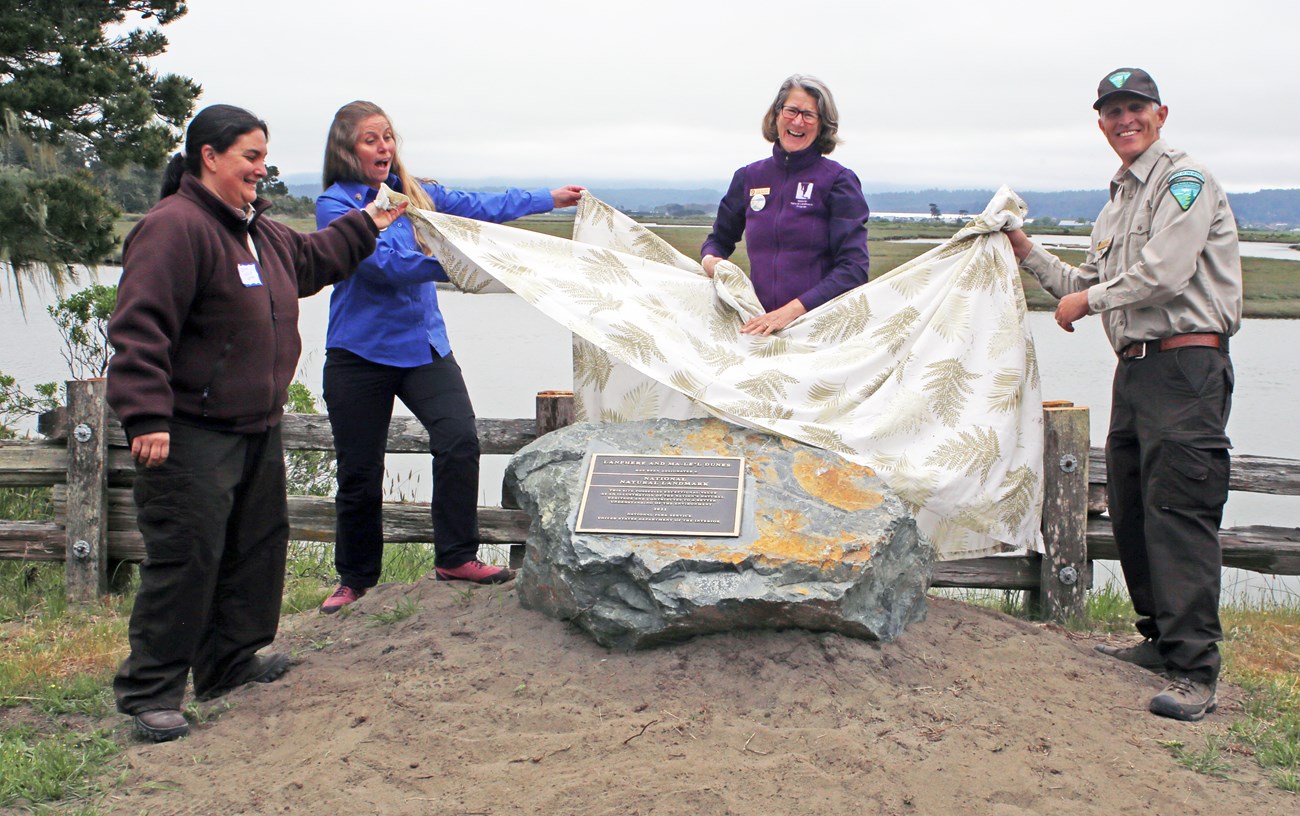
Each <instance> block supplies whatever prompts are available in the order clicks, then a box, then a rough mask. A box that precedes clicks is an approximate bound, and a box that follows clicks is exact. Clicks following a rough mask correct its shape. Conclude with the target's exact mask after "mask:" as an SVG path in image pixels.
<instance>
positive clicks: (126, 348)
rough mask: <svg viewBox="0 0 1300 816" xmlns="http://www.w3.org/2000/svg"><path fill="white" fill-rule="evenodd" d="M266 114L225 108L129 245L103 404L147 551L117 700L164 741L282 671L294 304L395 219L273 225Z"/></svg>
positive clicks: (144, 730)
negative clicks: (128, 468)
mask: <svg viewBox="0 0 1300 816" xmlns="http://www.w3.org/2000/svg"><path fill="white" fill-rule="evenodd" d="M266 138H267V129H266V123H264V122H262V121H261V120H260V119H258V118H257V117H256V116H254V115H253V114H251V113H249V112H248V111H246V110H243V109H242V108H236V107H232V106H230V105H213V106H211V107H208V108H205V109H204V110H202V111H201V112H200V113H199V115H198V116H196V117H195V118H194V120H193V121H192V122H191V123H190V126H189V129H188V130H187V131H186V139H185V151H184V152H183V153H179V154H177V155H176V156H175V157H173V158H172V161H171V163H170V164H168V166H167V171H166V175H165V177H164V179H163V186H162V199H161V200H160V201H159V203H158V204H157V205H156V206H155V207H154V208H153V209H152V210H150V211H149V214H148V215H146V216H145V217H144V219H143V220H141V221H140V223H139V224H137V225H136V226H135V228H134V229H133V230H131V233H130V234H129V235H128V236H127V238H126V243H125V245H124V248H123V253H122V265H123V268H124V271H123V274H122V282H121V285H120V286H119V288H118V301H117V308H116V310H115V311H114V313H113V317H112V319H111V320H110V321H109V325H108V336H109V340H110V341H112V343H113V347H114V349H115V351H116V353H115V355H114V357H113V359H112V361H111V362H110V363H109V368H108V401H109V404H110V405H111V406H112V407H113V410H114V411H116V412H117V415H118V416H119V417H120V418H121V420H122V425H123V427H124V428H125V429H126V433H127V437H128V438H129V439H130V442H131V454H132V456H133V457H134V458H135V461H136V479H135V502H136V508H137V512H138V519H139V526H140V532H141V533H142V534H143V536H144V541H145V560H144V563H142V564H141V565H140V589H139V592H138V593H137V595H136V600H135V608H134V609H133V611H132V613H131V624H130V641H131V653H130V655H129V656H128V657H127V659H126V660H125V661H124V662H123V663H122V666H121V668H120V669H119V670H118V673H117V677H116V678H115V679H114V681H113V687H114V691H115V693H116V696H117V707H118V710H119V711H121V712H123V713H125V714H130V715H133V716H134V718H135V726H136V730H137V731H138V732H139V733H140V734H141V735H142V736H143V737H145V738H146V739H150V740H154V741H155V742H161V741H164V740H170V739H175V738H176V737H180V736H183V735H184V734H185V733H187V732H188V730H189V726H188V724H187V723H186V721H185V717H184V716H183V715H182V714H181V701H182V699H183V697H184V693H185V681H186V676H187V675H188V674H189V673H190V671H191V670H193V673H194V693H195V696H196V697H198V698H199V699H211V698H213V697H217V696H220V695H221V694H224V693H225V692H227V691H229V690H230V689H232V688H234V687H235V686H238V685H242V684H244V683H248V682H263V683H265V682H270V681H272V680H275V679H277V678H278V677H280V675H282V674H284V672H285V670H286V669H287V668H288V658H287V657H286V656H285V655H283V654H268V655H258V654H256V652H257V650H258V649H260V648H262V647H263V646H266V645H268V644H270V643H271V641H272V640H274V639H275V633H276V628H277V626H278V624H279V617H280V594H281V590H282V589H283V584H284V561H285V551H286V547H287V545H288V539H289V522H288V511H287V506H286V500H285V482H284V456H283V449H282V446H281V441H280V417H281V414H282V413H283V410H284V409H283V405H284V403H285V400H286V398H287V395H288V387H289V383H290V380H291V379H292V377H293V373H294V369H295V368H296V366H297V364H298V353H299V351H300V349H301V340H300V339H299V337H298V298H299V297H305V296H307V295H310V294H313V293H315V292H317V291H319V290H320V289H321V288H322V287H324V286H326V285H328V284H330V283H333V282H335V281H338V280H342V279H343V278H344V277H345V276H346V275H347V274H348V273H350V272H351V271H352V270H353V269H355V268H356V265H357V264H358V263H359V262H360V261H361V260H362V259H363V258H365V257H366V256H367V255H369V254H370V253H371V252H373V251H374V248H375V237H376V236H377V235H378V234H379V230H380V229H381V228H383V227H386V226H388V225H389V224H391V223H392V221H393V220H394V219H395V218H396V217H397V216H398V215H400V210H393V211H388V212H383V211H381V210H379V209H377V208H376V207H374V206H373V205H372V206H371V207H368V208H366V209H365V210H357V211H355V212H353V213H350V214H349V215H348V216H347V217H345V218H340V219H339V220H338V221H335V222H334V223H332V224H330V226H329V227H328V228H326V229H323V230H321V231H319V232H316V233H312V234H310V235H301V234H299V233H297V232H294V231H293V230H291V229H289V228H288V227H285V226H283V225H281V224H277V223H276V222H274V221H271V220H270V219H268V218H265V217H263V212H264V211H265V210H266V208H267V207H269V206H270V204H269V203H268V202H267V201H264V200H262V199H259V198H258V197H257V183H258V182H259V181H261V180H262V179H263V178H264V177H265V176H266Z"/></svg>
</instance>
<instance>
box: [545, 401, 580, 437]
mask: <svg viewBox="0 0 1300 816" xmlns="http://www.w3.org/2000/svg"><path fill="white" fill-rule="evenodd" d="M573 417H574V402H573V392H572V391H539V392H537V435H538V436H539V437H541V436H545V435H546V434H548V433H550V432H551V431H554V430H558V429H560V428H563V427H564V426H566V425H572V424H573Z"/></svg>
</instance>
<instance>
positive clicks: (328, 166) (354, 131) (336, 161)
mask: <svg viewBox="0 0 1300 816" xmlns="http://www.w3.org/2000/svg"><path fill="white" fill-rule="evenodd" d="M371 116H382V117H384V119H385V121H387V122H388V127H389V128H390V129H392V130H393V139H394V141H395V142H396V143H397V144H398V145H400V144H401V140H400V139H399V138H398V136H397V130H396V129H395V128H393V120H392V119H389V118H388V114H386V113H384V109H383V108H381V107H379V106H378V105H376V104H375V103H374V102H366V101H363V100H360V99H358V100H357V101H355V102H349V103H348V104H346V105H344V106H343V107H341V108H339V109H338V112H337V113H335V114H334V121H333V122H331V123H330V132H329V136H328V137H327V138H326V139H325V168H324V171H323V173H322V174H321V181H322V183H323V184H324V186H325V189H329V186H330V185H331V184H333V183H334V182H336V181H359V182H362V183H367V179H366V174H365V171H364V170H362V168H361V161H360V160H359V159H358V158H357V154H356V152H355V151H356V144H357V139H359V138H360V137H361V134H360V132H359V131H360V129H361V123H362V122H364V121H365V120H366V119H369V118H370V117H371ZM392 172H393V174H394V175H395V176H397V179H398V181H400V182H401V184H402V192H403V193H405V194H406V196H407V197H408V198H410V199H411V205H412V206H414V207H419V208H420V209H422V210H436V209H437V208H436V207H435V206H434V204H433V199H431V198H429V194H428V193H427V192H426V191H425V189H424V185H423V184H422V183H421V182H423V181H427V180H426V179H420V178H416V177H415V176H412V175H411V174H410V173H408V172H407V171H406V166H405V165H404V164H402V159H401V153H400V152H399V151H397V150H394V151H393V161H392ZM415 240H416V242H417V243H418V244H419V245H420V249H421V250H422V251H423V252H424V254H425V255H432V254H433V252H432V251H431V250H430V248H429V246H428V245H427V244H425V242H424V239H423V238H421V237H420V232H419V230H416V232H415Z"/></svg>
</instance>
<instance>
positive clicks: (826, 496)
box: [793, 451, 885, 513]
mask: <svg viewBox="0 0 1300 816" xmlns="http://www.w3.org/2000/svg"><path fill="white" fill-rule="evenodd" d="M793 471H794V478H795V480H796V481H798V482H799V485H800V486H801V487H802V488H803V489H804V490H805V491H806V492H807V493H808V495H810V496H816V497H817V498H819V499H821V500H822V501H824V502H826V503H827V504H829V505H831V506H832V507H838V508H840V509H841V510H845V511H848V512H850V513H851V512H854V511H856V510H870V509H872V508H873V507H879V506H880V505H881V504H883V503H884V501H885V497H884V496H882V495H881V494H880V493H879V492H877V491H875V490H868V489H867V488H864V487H862V481H863V480H864V479H866V478H869V477H872V476H875V475H876V472H875V471H874V470H872V469H871V468H869V467H866V466H865V465H855V464H853V463H852V462H836V463H835V464H833V465H832V464H831V463H829V462H827V461H826V460H825V459H822V458H820V457H817V456H813V455H812V454H810V453H808V452H806V451H796V452H795V454H794V466H793Z"/></svg>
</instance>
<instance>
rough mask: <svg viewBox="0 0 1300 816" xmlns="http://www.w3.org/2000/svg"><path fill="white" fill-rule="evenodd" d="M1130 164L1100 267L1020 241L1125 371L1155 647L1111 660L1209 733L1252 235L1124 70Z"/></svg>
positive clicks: (1123, 444) (1141, 558)
mask: <svg viewBox="0 0 1300 816" xmlns="http://www.w3.org/2000/svg"><path fill="white" fill-rule="evenodd" d="M1093 108H1095V109H1096V110H1097V112H1098V114H1099V119H1098V126H1099V127H1100V128H1101V132H1102V133H1103V134H1105V136H1106V140H1107V141H1108V142H1109V143H1110V146H1111V148H1112V149H1114V151H1115V153H1116V154H1117V155H1118V156H1119V158H1120V162H1121V166H1120V168H1119V171H1118V172H1117V173H1116V174H1115V176H1114V178H1112V179H1111V182H1110V201H1109V203H1107V204H1106V206H1105V207H1104V208H1103V209H1102V211H1101V215H1099V216H1098V217H1097V223H1096V225H1095V226H1094V227H1093V230H1092V246H1091V248H1090V249H1089V250H1088V255H1087V258H1086V260H1085V262H1084V263H1083V264H1082V265H1080V266H1078V267H1072V266H1069V265H1068V264H1065V263H1063V262H1062V261H1060V260H1058V259H1057V258H1056V257H1055V256H1053V255H1051V254H1049V253H1048V252H1046V251H1045V250H1043V249H1042V248H1041V247H1038V246H1036V245H1035V244H1034V243H1033V242H1032V241H1030V240H1029V238H1028V236H1026V235H1025V234H1024V232H1022V231H1020V230H1014V231H1010V232H1008V237H1009V238H1010V239H1011V245H1012V248H1013V249H1014V251H1015V253H1016V257H1017V258H1018V259H1019V260H1020V262H1021V265H1022V266H1023V267H1024V268H1025V269H1027V270H1028V271H1030V272H1031V273H1033V274H1034V276H1035V277H1037V278H1038V280H1039V281H1040V282H1041V283H1042V285H1043V288H1044V289H1046V290H1047V291H1049V292H1051V293H1052V294H1053V295H1055V296H1056V297H1058V298H1060V303H1059V305H1058V306H1057V308H1056V322H1057V323H1058V324H1059V325H1060V326H1061V328H1063V329H1065V330H1066V331H1073V330H1074V328H1073V324H1074V322H1075V321H1077V320H1080V319H1082V318H1083V317H1085V316H1087V315H1092V314H1099V315H1101V318H1102V320H1103V321H1104V323H1105V328H1106V336H1107V337H1108V338H1109V339H1110V342H1111V345H1112V346H1113V347H1114V349H1115V353H1116V354H1117V355H1119V361H1118V363H1117V368H1116V370H1115V382H1114V389H1113V394H1112V398H1111V416H1110V432H1109V434H1108V436H1107V439H1106V475H1107V481H1108V488H1109V491H1108V492H1109V505H1110V517H1111V523H1112V525H1113V528H1114V532H1115V542H1116V544H1117V545H1118V547H1119V557H1120V564H1121V565H1122V566H1123V568H1124V580H1125V582H1126V583H1127V584H1128V590H1129V595H1130V596H1131V597H1132V599H1133V608H1134V609H1135V610H1136V611H1137V614H1138V621H1137V630H1138V632H1139V633H1140V634H1141V635H1142V637H1143V640H1142V642H1140V643H1138V644H1135V645H1133V646H1129V647H1125V648H1116V647H1114V646H1105V645H1103V646H1098V647H1096V648H1097V650H1098V651H1100V652H1102V653H1103V654H1106V655H1109V656H1111V657H1114V658H1117V659H1119V660H1124V661H1127V662H1129V663H1134V664H1136V665H1139V666H1142V667H1143V668H1146V669H1149V670H1151V671H1153V672H1157V673H1161V674H1164V675H1165V676H1166V677H1168V678H1169V683H1168V684H1167V685H1166V686H1165V687H1164V689H1163V690H1161V691H1160V693H1159V694H1157V695H1156V696H1155V697H1153V698H1152V700H1151V704H1150V709H1151V711H1152V712H1153V713H1155V714H1159V715H1161V716H1165V717H1173V718H1175V719H1180V720H1190V721H1195V720H1199V719H1201V718H1202V717H1204V716H1205V715H1206V714H1207V713H1208V712H1211V711H1213V710H1214V708H1215V704H1216V700H1215V683H1216V681H1217V680H1218V675H1219V650H1218V642H1219V641H1220V640H1222V639H1223V631H1222V629H1221V627H1220V625H1219V574H1220V566H1221V563H1222V553H1221V551H1220V548H1219V523H1220V521H1221V519H1222V517H1223V505H1224V502H1225V501H1226V500H1227V497H1228V448H1229V447H1230V445H1229V442H1228V437H1227V436H1226V435H1225V432H1224V431H1225V426H1226V424H1227V421H1228V411H1229V408H1230V406H1231V402H1232V385H1233V371H1232V361H1231V360H1230V359H1229V357H1228V338H1229V337H1231V336H1232V335H1233V334H1234V333H1235V332H1236V331H1237V328H1238V327H1239V326H1240V324H1241V305H1242V285H1241V261H1240V258H1239V256H1238V252H1237V228H1236V223H1235V221H1234V219H1233V216H1232V211H1231V210H1230V209H1229V208H1228V200H1227V197H1226V195H1225V194H1224V192H1223V189H1222V188H1221V187H1220V186H1219V185H1218V183H1217V182H1216V181H1215V180H1214V178H1213V177H1212V176H1211V175H1210V173H1209V171H1208V170H1206V169H1205V167H1204V166H1202V165H1201V164H1200V163H1199V162H1197V161H1196V160H1195V159H1192V158H1191V157H1189V156H1188V155H1187V154H1186V153H1184V152H1182V151H1181V150H1177V149H1175V148H1173V147H1171V146H1170V145H1168V144H1167V143H1166V142H1165V141H1164V140H1163V139H1161V137H1160V129H1161V128H1162V127H1163V126H1164V123H1165V119H1166V118H1167V117H1168V115H1169V109H1168V107H1166V106H1165V105H1162V104H1161V103H1160V92H1159V91H1158V90H1157V89H1156V84H1155V81H1154V80H1152V79H1151V76H1150V75H1149V74H1147V72H1146V71H1143V70H1141V69H1138V68H1120V69H1118V70H1116V71H1112V72H1111V73H1109V74H1107V75H1106V76H1105V77H1104V78H1102V80H1101V83H1100V84H1099V86H1098V88H1097V101H1096V102H1095V103H1094V104H1093Z"/></svg>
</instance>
